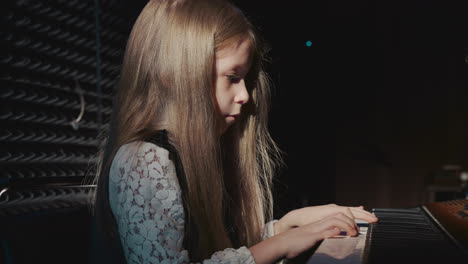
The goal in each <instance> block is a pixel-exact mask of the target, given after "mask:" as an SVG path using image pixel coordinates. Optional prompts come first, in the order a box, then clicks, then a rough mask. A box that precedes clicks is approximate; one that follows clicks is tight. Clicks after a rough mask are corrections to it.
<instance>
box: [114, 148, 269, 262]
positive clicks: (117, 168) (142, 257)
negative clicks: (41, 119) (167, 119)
mask: <svg viewBox="0 0 468 264" xmlns="http://www.w3.org/2000/svg"><path fill="white" fill-rule="evenodd" d="M109 201H110V206H111V210H112V212H113V214H114V216H115V219H116V221H117V225H118V230H119V234H120V240H121V244H122V248H123V250H124V254H125V258H126V259H127V263H129V264H130V263H189V262H190V260H189V256H188V252H187V250H185V249H183V246H182V243H183V236H184V209H183V204H182V197H181V190H180V185H179V182H178V179H177V176H176V170H175V167H174V163H173V162H172V161H171V160H170V159H169V151H168V150H166V149H164V148H161V147H159V146H157V145H155V144H152V143H149V142H132V143H129V144H125V145H123V146H122V147H121V148H120V149H119V151H118V152H117V154H116V155H115V158H114V160H113V162H112V165H111V168H110V174H109ZM276 221H277V220H273V221H271V222H269V223H267V224H266V225H265V228H264V230H263V238H264V239H266V238H268V237H271V236H273V235H274V233H273V231H274V229H273V224H274V223H275V222H276ZM203 263H205V264H208V263H210V264H211V263H213V264H214V263H220V264H224V263H252V264H254V263H255V261H254V259H253V257H252V254H251V253H250V251H249V250H248V249H247V248H246V247H241V248H239V249H232V248H228V249H225V250H223V251H219V252H216V253H214V254H213V255H212V256H211V258H210V259H207V260H204V261H203Z"/></svg>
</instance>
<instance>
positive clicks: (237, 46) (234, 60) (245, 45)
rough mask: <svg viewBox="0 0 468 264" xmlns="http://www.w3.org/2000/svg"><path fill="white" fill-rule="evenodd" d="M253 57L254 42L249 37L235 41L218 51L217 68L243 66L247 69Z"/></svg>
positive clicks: (225, 68) (224, 68)
mask: <svg viewBox="0 0 468 264" xmlns="http://www.w3.org/2000/svg"><path fill="white" fill-rule="evenodd" d="M251 57H252V44H251V42H250V40H249V39H243V40H240V41H237V42H233V43H231V44H228V45H226V46H225V47H224V48H221V49H220V50H218V51H216V69H217V70H218V71H219V70H229V69H234V70H235V69H236V68H237V69H240V68H243V69H244V70H246V71H247V70H248V68H249V67H250V63H251Z"/></svg>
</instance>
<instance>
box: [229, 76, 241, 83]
mask: <svg viewBox="0 0 468 264" xmlns="http://www.w3.org/2000/svg"><path fill="white" fill-rule="evenodd" d="M227 78H228V80H229V81H230V82H233V83H236V82H239V81H240V80H241V78H240V77H239V76H237V75H227Z"/></svg>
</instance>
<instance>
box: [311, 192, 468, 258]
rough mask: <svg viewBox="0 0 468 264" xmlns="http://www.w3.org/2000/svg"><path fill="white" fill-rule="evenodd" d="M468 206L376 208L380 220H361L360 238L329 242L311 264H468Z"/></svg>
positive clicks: (463, 202) (454, 203)
mask: <svg viewBox="0 0 468 264" xmlns="http://www.w3.org/2000/svg"><path fill="white" fill-rule="evenodd" d="M467 207H468V200H458V201H451V202H442V203H433V204H429V205H427V206H421V207H416V208H411V209H373V212H374V213H375V215H376V216H377V217H378V218H379V222H377V223H373V224H366V223H364V224H363V222H357V223H358V225H360V226H361V227H360V234H359V235H358V236H357V237H344V236H338V237H333V238H329V239H325V240H324V241H323V242H322V244H321V245H320V246H319V247H318V249H317V250H316V251H315V253H314V254H313V255H312V257H310V258H309V259H308V261H307V264H323V263H331V264H333V263H349V264H374V263H376V264H377V263H378V264H381V263H382V264H386V263H392V264H395V263H424V264H426V263H468V245H467V244H465V243H466V236H465V235H466V233H467V232H468V218H467V217H464V214H463V213H464V212H467V213H468V208H467ZM441 208H443V209H441ZM465 208H466V209H465ZM436 209H437V210H436ZM447 219H448V220H449V221H447ZM454 223H455V224H454ZM454 225H455V226H454ZM367 226H368V227H367ZM447 230H449V231H451V230H455V231H456V234H454V232H453V231H452V233H450V232H449V231H447ZM460 233H464V234H461V236H460Z"/></svg>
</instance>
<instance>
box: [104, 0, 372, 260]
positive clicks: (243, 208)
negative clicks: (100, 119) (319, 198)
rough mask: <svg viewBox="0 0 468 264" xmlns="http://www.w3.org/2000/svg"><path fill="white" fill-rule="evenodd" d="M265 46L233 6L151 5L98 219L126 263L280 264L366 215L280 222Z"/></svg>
mask: <svg viewBox="0 0 468 264" xmlns="http://www.w3.org/2000/svg"><path fill="white" fill-rule="evenodd" d="M264 53H265V50H264V49H263V46H262V43H261V41H260V39H259V38H258V37H257V35H256V34H255V32H254V28H253V27H252V25H251V24H250V23H249V21H248V20H247V19H246V17H245V16H244V15H243V14H242V12H241V11H240V10H239V9H237V8H236V7H234V6H233V5H232V4H231V3H230V2H228V1H225V0H151V1H149V2H148V4H147V5H146V7H145V8H144V9H143V11H142V12H141V14H140V16H139V17H138V19H137V21H136V23H135V25H134V27H133V30H132V32H131V34H130V37H129V40H128V43H127V48H126V52H125V57H124V61H123V65H122V71H121V76H120V80H119V84H118V90H117V95H116V99H115V104H114V112H113V116H112V120H111V125H110V130H109V131H110V133H109V135H108V137H107V140H106V142H105V147H104V148H103V150H102V152H101V153H102V155H101V158H100V162H99V164H100V165H99V168H98V175H99V177H98V178H97V186H98V187H97V192H96V197H95V198H96V200H95V213H96V219H97V223H98V228H99V230H101V231H102V232H103V233H104V234H106V242H105V243H109V244H112V243H114V247H113V249H114V252H113V253H112V254H113V257H116V258H117V259H119V255H120V261H121V262H125V261H126V262H127V263H188V262H201V261H203V262H204V263H273V262H275V261H277V260H280V259H282V258H284V257H286V258H292V257H294V256H296V255H298V254H299V253H301V252H303V251H305V250H307V249H309V248H311V247H313V246H314V245H315V244H316V243H317V242H318V241H320V240H322V239H324V238H327V237H330V236H334V235H336V234H338V233H340V231H341V230H345V231H346V232H347V233H348V234H349V235H356V234H357V226H356V224H355V222H354V219H355V218H358V219H362V220H366V221H369V222H374V221H376V220H377V219H376V218H375V216H373V215H372V214H371V213H369V212H367V211H365V210H363V208H362V207H341V206H336V205H325V206H317V207H306V208H302V209H298V210H294V211H291V212H289V213H288V214H286V215H285V216H284V217H283V218H281V219H280V220H272V194H271V184H272V175H273V172H274V170H275V165H276V164H277V163H278V161H279V160H280V159H279V155H278V149H277V147H276V145H275V144H274V142H273V141H272V139H271V137H270V135H269V133H268V131H267V114H268V102H269V83H268V78H267V76H266V74H265V72H264V71H263V69H262V63H263V61H264V55H265V54H264Z"/></svg>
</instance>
